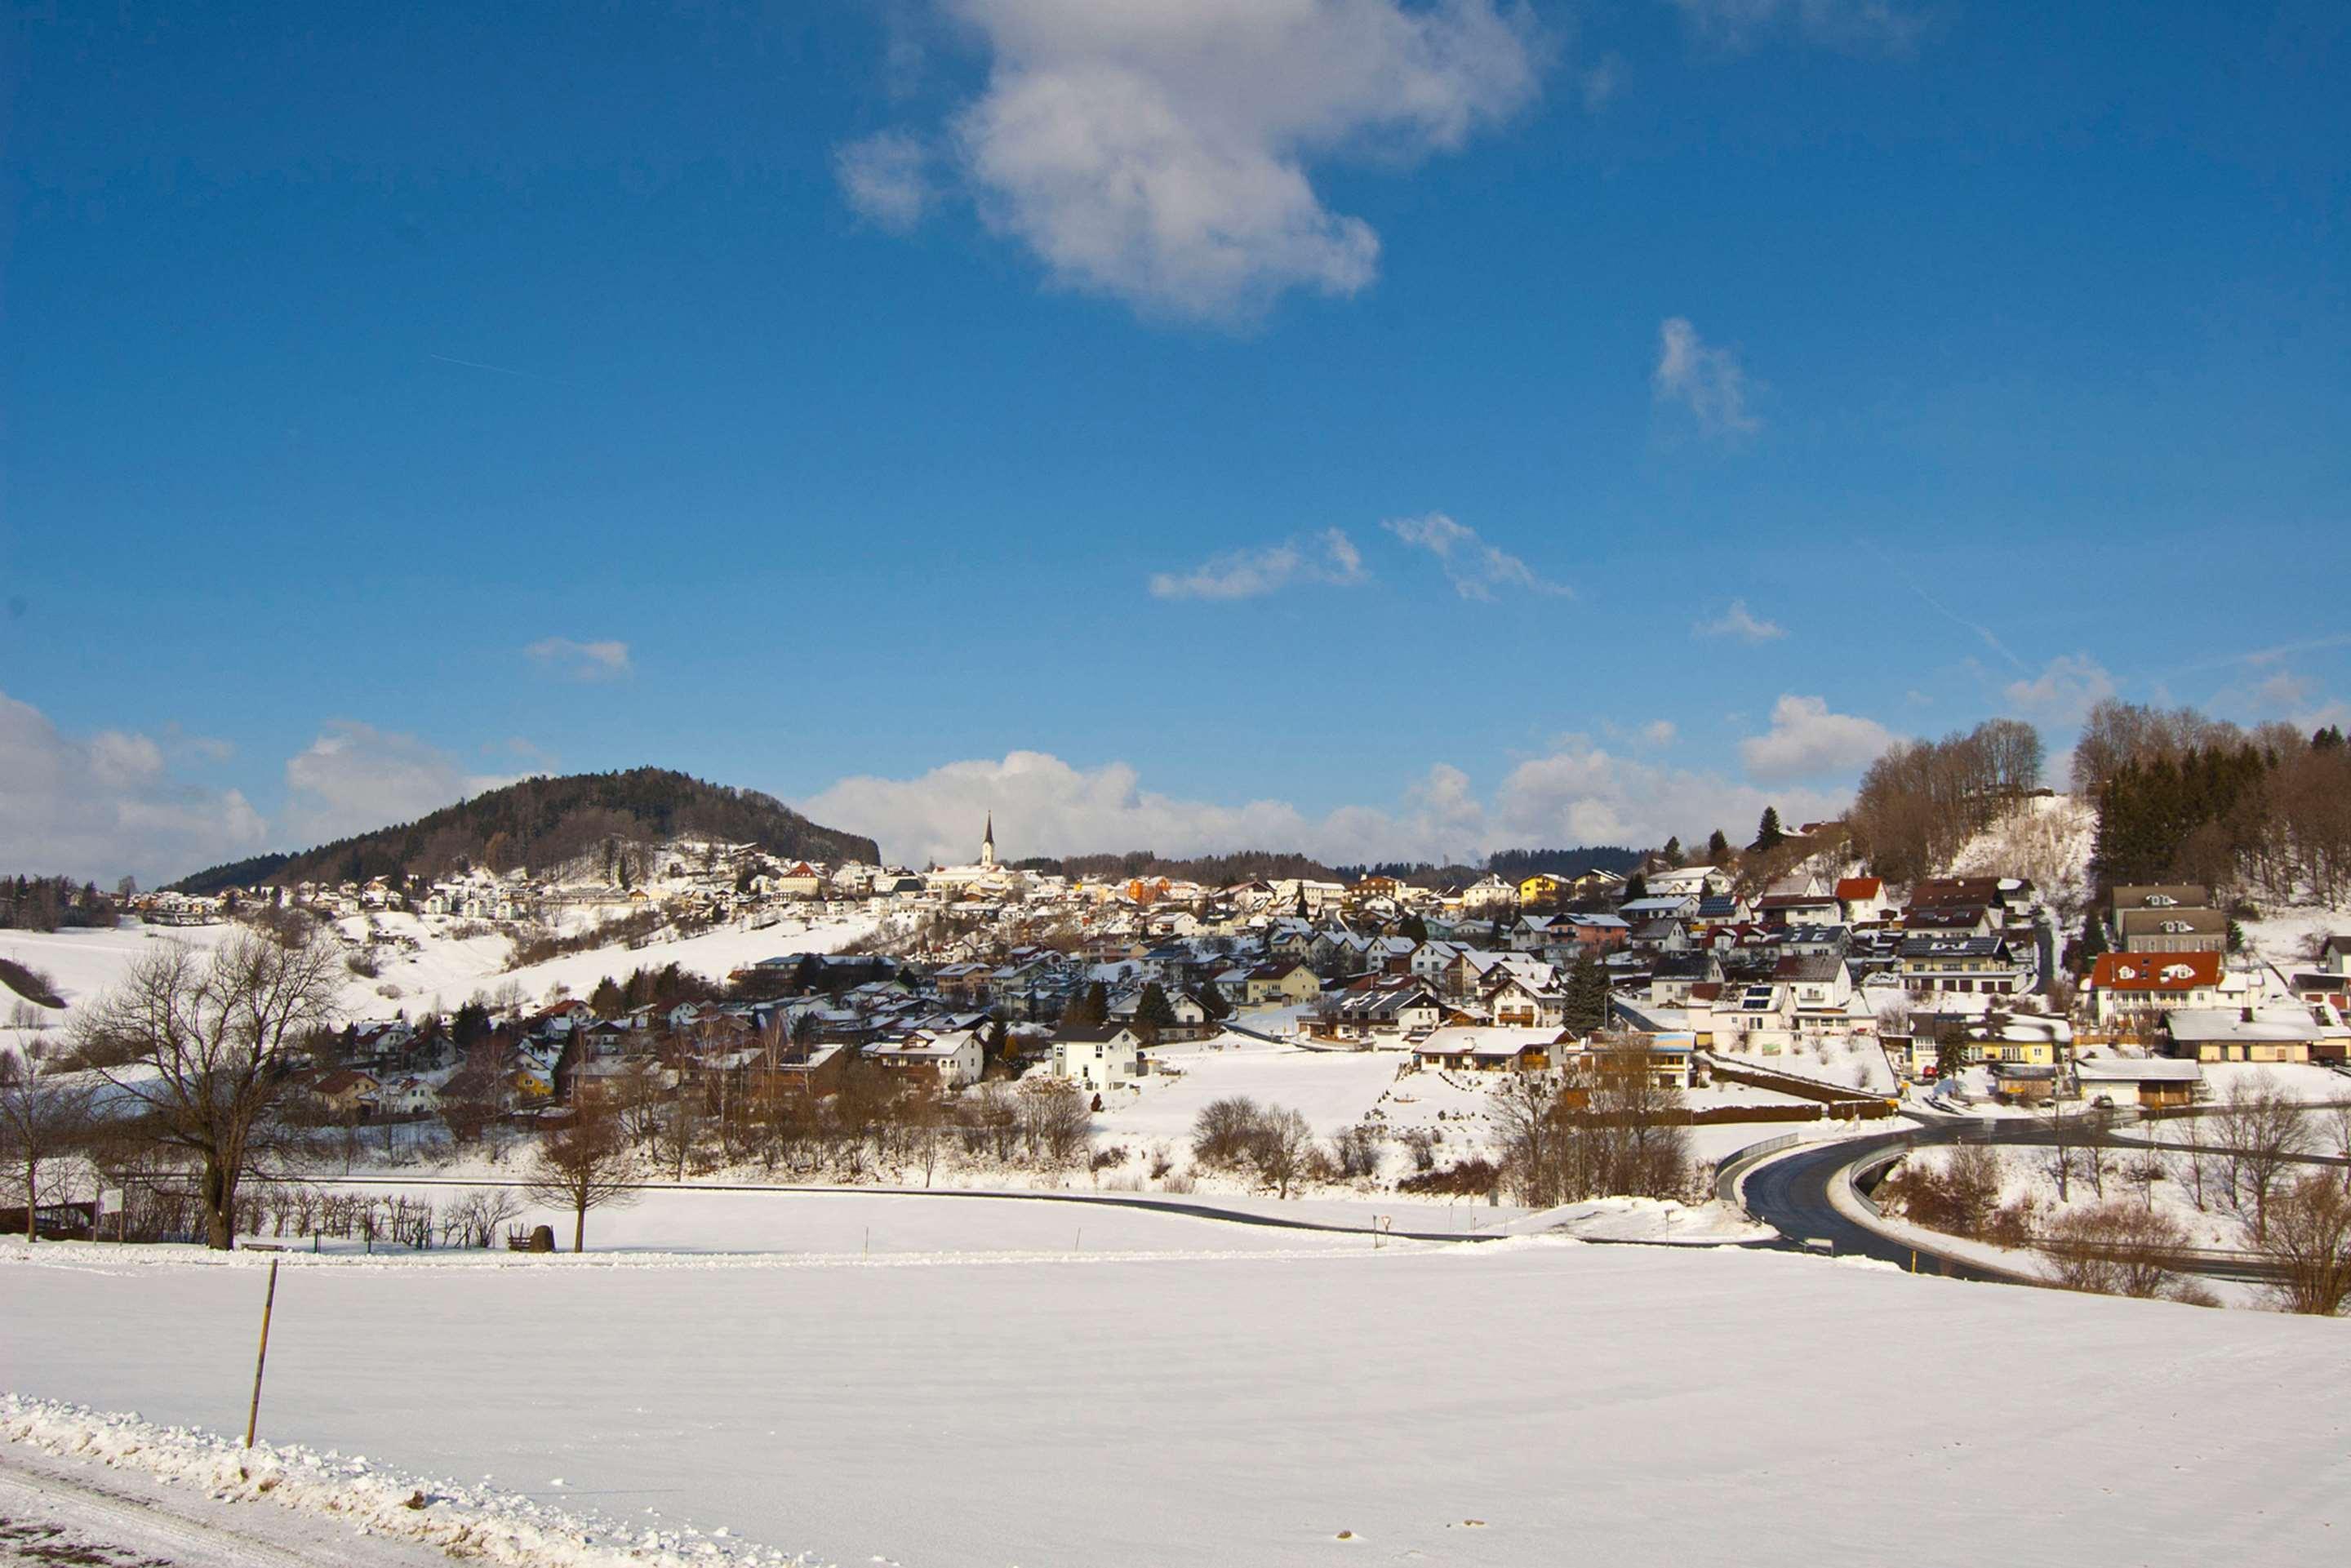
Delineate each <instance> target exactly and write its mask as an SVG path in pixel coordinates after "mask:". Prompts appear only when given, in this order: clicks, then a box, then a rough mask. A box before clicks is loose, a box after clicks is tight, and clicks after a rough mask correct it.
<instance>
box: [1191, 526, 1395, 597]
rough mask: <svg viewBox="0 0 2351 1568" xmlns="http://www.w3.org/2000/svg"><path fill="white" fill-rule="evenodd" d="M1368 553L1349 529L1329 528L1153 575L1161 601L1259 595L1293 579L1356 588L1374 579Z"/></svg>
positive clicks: (1229, 551)
mask: <svg viewBox="0 0 2351 1568" xmlns="http://www.w3.org/2000/svg"><path fill="white" fill-rule="evenodd" d="M1370 579H1371V574H1370V573H1369V572H1368V571H1366V570H1364V556H1363V552H1362V551H1361V550H1359V549H1356V548H1355V541H1354V540H1353V539H1351V538H1348V537H1347V535H1346V533H1345V531H1344V530H1343V529H1340V528H1325V529H1323V530H1322V532H1321V533H1319V534H1310V535H1308V536H1307V537H1306V538H1302V539H1285V540H1283V541H1282V542H1281V543H1280V544H1278V545H1264V546H1260V547H1259V548H1256V549H1238V550H1228V551H1226V552H1225V553H1224V554H1222V555H1217V556H1211V557H1210V558H1209V559H1207V560H1205V561H1203V562H1201V563H1200V564H1199V565H1198V566H1196V567H1194V568H1193V569H1192V570H1190V571H1184V572H1174V571H1159V572H1154V573H1152V575H1151V593H1152V597H1154V598H1155V599H1256V598H1259V597H1260V596H1262V595H1264V594H1268V593H1274V592H1278V591H1280V590H1282V589H1284V588H1288V587H1289V586H1290V585H1291V584H1292V583H1323V584H1327V585H1330V586H1332V587H1338V588H1352V587H1353V586H1354V585H1355V584H1357V583H1360V582H1366V581H1369V580H1370Z"/></svg>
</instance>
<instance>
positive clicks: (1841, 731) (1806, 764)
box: [1739, 696, 1899, 780]
mask: <svg viewBox="0 0 2351 1568" xmlns="http://www.w3.org/2000/svg"><path fill="white" fill-rule="evenodd" d="M1897 738H1899V737H1896V735H1895V733H1894V732H1893V731H1892V730H1890V729H1887V728H1886V727H1885V726H1884V725H1882V724H1880V723H1878V722H1877V721H1876V719H1870V718H1860V717H1856V716H1854V715H1852V714H1844V713H1831V712H1830V711H1829V705H1828V704H1827V702H1826V701H1824V700H1823V699H1822V698H1820V697H1800V696H1782V698H1781V699H1780V700H1779V701H1778V702H1777V703H1774V704H1773V705H1772V706H1771V728H1770V729H1769V730H1767V731H1765V732H1764V733H1763V734H1761V735H1752V736H1749V737H1747V738H1746V739H1745V740H1742V741H1740V743H1739V759H1740V762H1741V763H1743V764H1744V765H1745V766H1746V768H1747V771H1748V773H1749V774H1750V775H1751V776H1752V777H1754V778H1757V779H1765V780H1772V779H1817V778H1820V777H1823V775H1827V774H1833V773H1844V772H1850V771H1852V770H1853V769H1855V768H1860V767H1862V766H1863V765H1865V764H1866V763H1868V762H1871V761H1874V760H1875V759H1876V758H1877V756H1878V755H1879V754H1880V753H1881V752H1883V751H1885V750H1886V747H1889V746H1892V745H1893V744H1894V743H1895V741H1896V739H1897Z"/></svg>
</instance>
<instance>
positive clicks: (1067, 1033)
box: [1053, 1023, 1144, 1090]
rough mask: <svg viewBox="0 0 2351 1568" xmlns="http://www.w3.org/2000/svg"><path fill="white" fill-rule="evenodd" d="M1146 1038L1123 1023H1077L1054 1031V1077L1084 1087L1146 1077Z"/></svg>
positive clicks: (1106, 1086) (1108, 1086) (1099, 1087)
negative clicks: (1144, 1051) (1144, 1074)
mask: <svg viewBox="0 0 2351 1568" xmlns="http://www.w3.org/2000/svg"><path fill="white" fill-rule="evenodd" d="M1142 1053H1143V1037H1142V1036H1141V1035H1139V1034H1137V1033H1135V1032H1134V1030H1132V1029H1129V1028H1128V1027H1127V1026H1126V1025H1124V1024H1118V1023H1105V1024H1078V1025H1073V1026H1071V1027H1070V1028H1067V1029H1061V1030H1055V1031H1054V1032H1053V1076H1055V1077H1056V1078H1067V1079H1069V1080H1071V1082H1074V1083H1076V1084H1078V1085H1079V1086H1080V1087H1081V1088H1085V1089H1094V1090H1102V1089H1116V1088H1121V1087H1123V1086H1124V1085H1126V1084H1129V1083H1132V1082H1134V1081H1135V1080H1136V1079H1138V1078H1140V1077H1142V1076H1143V1073H1144V1063H1143V1054H1142Z"/></svg>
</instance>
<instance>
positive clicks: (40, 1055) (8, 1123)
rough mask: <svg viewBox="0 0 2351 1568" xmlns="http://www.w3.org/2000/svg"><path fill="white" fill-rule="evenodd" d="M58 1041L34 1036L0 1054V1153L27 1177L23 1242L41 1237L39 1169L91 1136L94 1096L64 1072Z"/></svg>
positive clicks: (82, 1083)
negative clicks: (39, 1223) (39, 1221)
mask: <svg viewBox="0 0 2351 1568" xmlns="http://www.w3.org/2000/svg"><path fill="white" fill-rule="evenodd" d="M63 1058H64V1052H63V1051H61V1050H60V1049H59V1048H58V1046H57V1042H56V1041H54V1040H48V1039H46V1038H42V1037H36V1038H34V1039H32V1040H27V1041H26V1042H25V1043H23V1044H21V1045H19V1046H17V1047H16V1049H14V1050H13V1051H8V1050H0V1154H5V1157H6V1158H7V1160H8V1163H9V1165H10V1167H11V1168H12V1169H14V1170H16V1171H17V1172H20V1173H21V1174H22V1175H23V1176H24V1178H25V1239H26V1240H27V1241H36V1240H38V1239H40V1228H39V1225H38V1217H39V1212H40V1207H41V1200H42V1198H43V1197H44V1196H46V1194H45V1189H44V1188H43V1186H42V1185H41V1170H42V1167H43V1166H46V1165H50V1164H52V1163H54V1162H57V1161H59V1160H61V1159H62V1158H63V1157H64V1156H65V1155H68V1154H70V1153H71V1152H72V1151H73V1150H74V1149H76V1148H77V1147H78V1146H79V1145H81V1144H82V1143H83V1142H84V1140H86V1139H87V1138H88V1137H89V1131H90V1118H91V1109H92V1104H93V1100H94V1096H93V1095H92V1093H91V1091H90V1089H89V1085H88V1083H87V1082H84V1081H81V1080H78V1079H76V1078H73V1077H69V1076H68V1075H67V1074H66V1072H65V1071H64V1061H63Z"/></svg>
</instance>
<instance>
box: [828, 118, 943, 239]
mask: <svg viewBox="0 0 2351 1568" xmlns="http://www.w3.org/2000/svg"><path fill="white" fill-rule="evenodd" d="M930 161H931V155H930V152H929V150H928V149H927V148H925V146H924V145H923V143H922V141H920V139H918V138H916V137H914V136H912V135H910V134H908V133H907V132H905V131H877V132H875V133H874V134H873V135H872V136H867V137H862V138H861V139H859V140H858V141H845V142H843V143H841V146H839V147H837V148H835V149H834V150H833V154H832V172H833V177H834V178H835V179H837V180H839V181H840V182H841V195H842V196H843V197H844V198H845V199H846V200H847V201H848V203H849V204H850V206H851V207H852V208H853V209H854V210H855V211H856V213H857V214H858V215H859V216H860V217H862V218H864V219H865V220H866V221H867V222H869V223H871V224H873V225H876V226H877V227H880V228H884V229H887V230H889V231H890V232H891V233H892V234H911V233H913V232H914V229H915V228H916V227H917V226H918V225H920V224H921V223H922V221H923V215H924V214H925V213H926V212H928V211H929V210H930V205H931V200H932V196H933V194H934V193H933V191H932V189H931V177H930Z"/></svg>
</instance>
